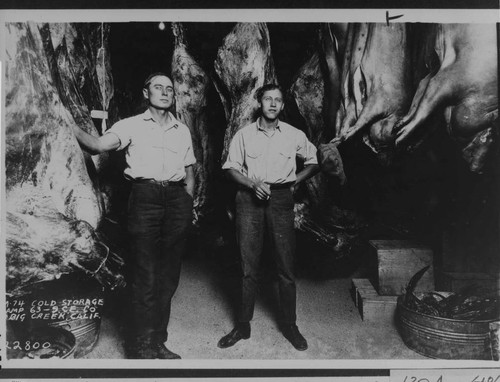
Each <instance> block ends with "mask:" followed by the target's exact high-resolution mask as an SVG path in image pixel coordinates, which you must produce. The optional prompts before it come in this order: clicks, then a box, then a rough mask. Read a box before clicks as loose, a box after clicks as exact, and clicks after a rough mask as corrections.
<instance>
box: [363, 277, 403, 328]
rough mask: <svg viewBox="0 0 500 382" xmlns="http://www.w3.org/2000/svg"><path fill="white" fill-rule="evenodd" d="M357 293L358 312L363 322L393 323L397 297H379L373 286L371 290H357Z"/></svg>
mask: <svg viewBox="0 0 500 382" xmlns="http://www.w3.org/2000/svg"><path fill="white" fill-rule="evenodd" d="M366 281H368V280H366ZM368 282H369V281H368ZM370 285H371V283H370ZM357 293H358V310H359V314H360V315H361V319H362V320H363V321H366V322H393V320H394V315H395V313H396V303H397V301H396V300H397V296H380V295H379V294H378V293H377V291H376V290H375V288H374V287H373V285H371V288H359V289H358V292H357Z"/></svg>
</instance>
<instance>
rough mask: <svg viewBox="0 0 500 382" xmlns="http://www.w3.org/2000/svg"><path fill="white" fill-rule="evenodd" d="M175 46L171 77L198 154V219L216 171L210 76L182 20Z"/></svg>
mask: <svg viewBox="0 0 500 382" xmlns="http://www.w3.org/2000/svg"><path fill="white" fill-rule="evenodd" d="M172 31H173V34H174V37H175V49H174V53H173V57H172V79H173V81H174V87H175V94H176V104H175V108H176V113H177V117H178V119H179V120H180V121H181V122H182V123H184V124H186V126H188V127H189V129H190V130H191V137H192V140H193V150H194V155H195V157H196V164H195V168H194V170H195V177H196V182H195V183H196V190H195V195H194V212H195V215H196V220H197V221H198V219H200V218H201V219H202V218H203V217H204V216H206V215H207V212H208V211H209V209H210V208H211V206H210V197H211V186H212V179H211V177H212V175H213V170H214V165H215V162H214V158H213V151H214V148H213V142H212V137H211V134H210V132H209V131H208V123H209V122H208V110H207V108H208V106H207V103H208V91H209V86H210V79H209V77H208V75H207V74H206V72H205V71H204V70H203V68H202V67H201V66H200V65H199V64H198V63H197V62H196V61H195V59H194V58H193V56H192V55H191V54H190V53H189V51H188V47H187V42H186V39H185V34H184V26H183V25H182V24H181V23H172Z"/></svg>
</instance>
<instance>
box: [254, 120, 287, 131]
mask: <svg viewBox="0 0 500 382" xmlns="http://www.w3.org/2000/svg"><path fill="white" fill-rule="evenodd" d="M260 118H261V117H259V118H257V121H255V124H256V126H257V130H258V131H265V130H264V129H263V128H262V127H260ZM276 130H277V131H279V132H281V121H280V120H279V119H278V124H277V125H276Z"/></svg>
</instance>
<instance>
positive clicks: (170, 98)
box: [143, 76, 174, 110]
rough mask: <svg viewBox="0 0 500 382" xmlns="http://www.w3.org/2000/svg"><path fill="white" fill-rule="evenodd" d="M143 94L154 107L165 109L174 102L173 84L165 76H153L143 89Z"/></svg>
mask: <svg viewBox="0 0 500 382" xmlns="http://www.w3.org/2000/svg"><path fill="white" fill-rule="evenodd" d="M143 94H144V98H146V99H147V100H148V102H149V105H150V106H152V107H154V108H156V109H161V110H167V109H169V108H170V107H171V106H172V104H173V103H174V85H173V84H172V81H171V80H170V78H168V77H165V76H156V77H153V79H152V80H151V82H150V84H149V86H148V87H147V89H143Z"/></svg>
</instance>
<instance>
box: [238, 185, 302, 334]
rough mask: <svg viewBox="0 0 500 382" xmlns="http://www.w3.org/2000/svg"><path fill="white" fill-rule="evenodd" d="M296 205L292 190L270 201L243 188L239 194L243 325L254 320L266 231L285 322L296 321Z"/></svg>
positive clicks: (240, 314)
mask: <svg viewBox="0 0 500 382" xmlns="http://www.w3.org/2000/svg"><path fill="white" fill-rule="evenodd" d="M293 206H294V201H293V196H292V193H291V191H290V190H289V189H281V190H273V191H272V193H271V198H270V199H269V200H267V201H260V200H258V199H257V198H256V196H255V195H254V194H253V192H251V191H249V190H243V189H241V190H239V191H238V192H237V194H236V237H237V241H238V246H239V249H240V256H241V265H242V270H243V276H242V293H241V305H240V309H239V312H238V321H239V322H247V321H250V320H251V319H252V317H253V311H254V306H255V298H256V292H257V287H258V284H257V273H258V268H259V261H260V256H261V253H262V249H263V245H264V235H265V230H267V232H268V233H269V235H268V236H269V241H270V244H271V249H272V253H273V258H274V261H275V263H276V269H277V273H278V275H277V276H278V287H279V289H278V290H279V303H280V311H281V316H282V317H281V319H282V322H283V323H287V324H288V323H290V324H291V323H295V321H296V286H295V277H294V274H293V261H294V257H295V231H294V212H293Z"/></svg>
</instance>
